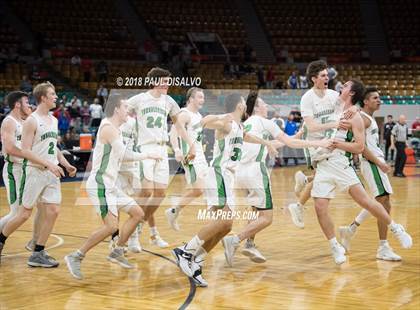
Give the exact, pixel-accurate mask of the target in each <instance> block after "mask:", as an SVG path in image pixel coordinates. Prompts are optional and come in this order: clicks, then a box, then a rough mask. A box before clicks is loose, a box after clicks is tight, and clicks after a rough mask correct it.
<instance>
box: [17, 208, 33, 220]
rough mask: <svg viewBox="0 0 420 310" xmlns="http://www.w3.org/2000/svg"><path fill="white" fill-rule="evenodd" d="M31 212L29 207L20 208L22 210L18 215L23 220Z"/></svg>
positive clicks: (27, 217) (26, 218)
mask: <svg viewBox="0 0 420 310" xmlns="http://www.w3.org/2000/svg"><path fill="white" fill-rule="evenodd" d="M31 214H32V210H31V209H26V208H22V211H21V212H20V213H19V214H18V216H19V217H20V218H21V219H22V220H23V221H27V220H28V219H29V218H30V217H31Z"/></svg>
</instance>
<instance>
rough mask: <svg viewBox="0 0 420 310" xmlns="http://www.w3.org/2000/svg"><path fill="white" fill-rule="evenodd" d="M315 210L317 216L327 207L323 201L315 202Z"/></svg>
mask: <svg viewBox="0 0 420 310" xmlns="http://www.w3.org/2000/svg"><path fill="white" fill-rule="evenodd" d="M315 211H316V214H317V215H318V216H320V215H324V214H326V213H327V211H328V207H327V206H325V205H324V204H323V203H315Z"/></svg>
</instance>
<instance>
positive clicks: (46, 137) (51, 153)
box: [28, 111, 58, 168]
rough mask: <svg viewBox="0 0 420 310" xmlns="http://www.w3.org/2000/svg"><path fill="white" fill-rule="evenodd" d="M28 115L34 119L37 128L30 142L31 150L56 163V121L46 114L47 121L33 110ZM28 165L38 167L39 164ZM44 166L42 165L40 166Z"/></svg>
mask: <svg viewBox="0 0 420 310" xmlns="http://www.w3.org/2000/svg"><path fill="white" fill-rule="evenodd" d="M29 117H33V118H34V119H35V120H36V123H37V128H36V132H35V137H34V140H33V142H32V147H31V150H32V152H34V153H35V154H37V155H38V156H40V157H41V158H43V159H45V160H48V161H50V162H52V163H54V164H56V165H57V164H58V157H57V136H58V126H57V124H58V121H57V119H56V118H55V117H54V116H52V115H48V118H49V120H50V121H49V123H47V122H45V121H44V120H43V119H42V117H41V116H40V115H39V114H38V113H37V112H36V111H35V112H33V113H32V114H31V115H30V116H29ZM28 165H29V166H34V167H39V165H36V164H33V163H31V162H29V163H28ZM41 168H44V167H41Z"/></svg>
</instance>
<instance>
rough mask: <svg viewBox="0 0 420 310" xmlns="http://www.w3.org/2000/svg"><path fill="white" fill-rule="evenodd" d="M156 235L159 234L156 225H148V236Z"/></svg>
mask: <svg viewBox="0 0 420 310" xmlns="http://www.w3.org/2000/svg"><path fill="white" fill-rule="evenodd" d="M157 235H159V232H158V230H157V227H156V226H153V227H150V236H157Z"/></svg>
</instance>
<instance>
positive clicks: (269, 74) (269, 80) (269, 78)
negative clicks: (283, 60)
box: [265, 66, 275, 89]
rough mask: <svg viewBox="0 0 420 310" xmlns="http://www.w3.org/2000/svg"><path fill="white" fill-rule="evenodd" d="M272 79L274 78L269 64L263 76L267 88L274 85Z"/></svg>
mask: <svg viewBox="0 0 420 310" xmlns="http://www.w3.org/2000/svg"><path fill="white" fill-rule="evenodd" d="M274 79H275V76H274V72H273V67H272V66H270V67H268V70H267V74H266V77H265V80H266V81H267V88H269V89H272V88H273V87H274Z"/></svg>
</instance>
